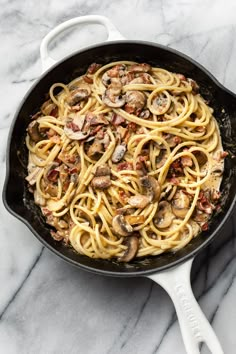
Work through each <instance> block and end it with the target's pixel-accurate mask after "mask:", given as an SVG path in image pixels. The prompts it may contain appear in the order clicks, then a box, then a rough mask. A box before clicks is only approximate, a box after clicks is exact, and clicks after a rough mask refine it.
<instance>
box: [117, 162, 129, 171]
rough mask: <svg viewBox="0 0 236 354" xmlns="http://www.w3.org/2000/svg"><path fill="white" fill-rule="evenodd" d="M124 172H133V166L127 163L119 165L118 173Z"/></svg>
mask: <svg viewBox="0 0 236 354" xmlns="http://www.w3.org/2000/svg"><path fill="white" fill-rule="evenodd" d="M123 170H133V164H132V163H130V162H127V161H125V162H121V163H119V164H118V165H117V171H123Z"/></svg>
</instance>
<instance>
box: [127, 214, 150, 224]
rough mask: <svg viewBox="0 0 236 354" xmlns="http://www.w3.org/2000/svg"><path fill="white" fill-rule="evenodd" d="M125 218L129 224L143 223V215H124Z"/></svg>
mask: <svg viewBox="0 0 236 354" xmlns="http://www.w3.org/2000/svg"><path fill="white" fill-rule="evenodd" d="M125 220H126V221H128V223H129V224H130V225H139V224H143V223H144V221H145V218H144V215H126V216H125Z"/></svg>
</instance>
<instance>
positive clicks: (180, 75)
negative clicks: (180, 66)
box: [177, 74, 186, 81]
mask: <svg viewBox="0 0 236 354" xmlns="http://www.w3.org/2000/svg"><path fill="white" fill-rule="evenodd" d="M177 76H178V78H179V79H180V80H181V81H186V77H185V76H184V75H183V74H177Z"/></svg>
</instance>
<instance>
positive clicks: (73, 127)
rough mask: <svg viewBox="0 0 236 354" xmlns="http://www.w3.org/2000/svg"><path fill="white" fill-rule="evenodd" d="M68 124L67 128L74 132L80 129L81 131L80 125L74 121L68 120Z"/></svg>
mask: <svg viewBox="0 0 236 354" xmlns="http://www.w3.org/2000/svg"><path fill="white" fill-rule="evenodd" d="M66 126H67V128H69V129H71V130H73V132H78V131H80V128H79V127H78V125H77V124H75V123H73V122H68V123H67V124H66Z"/></svg>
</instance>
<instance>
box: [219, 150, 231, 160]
mask: <svg viewBox="0 0 236 354" xmlns="http://www.w3.org/2000/svg"><path fill="white" fill-rule="evenodd" d="M228 155H229V153H228V151H221V153H220V157H221V158H222V159H224V158H225V157H226V156H228Z"/></svg>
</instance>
